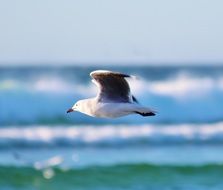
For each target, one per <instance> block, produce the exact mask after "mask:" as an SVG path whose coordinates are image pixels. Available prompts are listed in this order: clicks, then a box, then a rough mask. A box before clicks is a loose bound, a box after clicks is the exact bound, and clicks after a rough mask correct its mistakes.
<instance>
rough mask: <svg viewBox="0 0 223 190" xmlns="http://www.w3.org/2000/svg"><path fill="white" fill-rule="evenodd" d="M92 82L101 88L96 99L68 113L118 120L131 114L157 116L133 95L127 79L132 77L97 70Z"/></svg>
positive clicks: (77, 105)
mask: <svg viewBox="0 0 223 190" xmlns="http://www.w3.org/2000/svg"><path fill="white" fill-rule="evenodd" d="M90 76H91V77H92V82H93V83H94V84H96V86H97V87H98V88H99V91H98V94H97V96H96V97H94V98H89V99H84V100H79V101H77V102H76V103H75V104H74V105H73V106H72V108H70V109H68V110H67V113H70V112H73V111H78V112H81V113H83V114H86V115H89V116H92V117H99V118H117V117H122V116H126V115H130V114H139V115H141V116H155V115H156V112H155V111H153V110H152V109H150V108H148V107H144V106H141V105H140V104H139V103H138V101H137V99H136V98H135V97H134V96H133V95H131V92H130V87H129V84H128V82H127V81H126V79H125V78H129V77H132V76H130V75H127V74H122V73H119V72H112V71H107V70H96V71H93V72H91V73H90Z"/></svg>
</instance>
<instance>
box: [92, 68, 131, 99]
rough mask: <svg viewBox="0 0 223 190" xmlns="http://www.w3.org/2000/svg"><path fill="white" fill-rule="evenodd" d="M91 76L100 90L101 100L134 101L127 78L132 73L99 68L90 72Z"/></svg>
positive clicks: (99, 96)
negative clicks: (127, 73)
mask: <svg viewBox="0 0 223 190" xmlns="http://www.w3.org/2000/svg"><path fill="white" fill-rule="evenodd" d="M90 76H91V77H92V78H93V79H94V80H93V82H96V85H97V86H98V87H99V89H100V91H99V93H98V100H99V101H100V102H132V101H133V98H132V96H131V94H130V88H129V84H128V82H127V81H126V80H125V78H126V77H130V75H126V74H122V73H118V72H112V71H104V70H97V71H93V72H91V73H90Z"/></svg>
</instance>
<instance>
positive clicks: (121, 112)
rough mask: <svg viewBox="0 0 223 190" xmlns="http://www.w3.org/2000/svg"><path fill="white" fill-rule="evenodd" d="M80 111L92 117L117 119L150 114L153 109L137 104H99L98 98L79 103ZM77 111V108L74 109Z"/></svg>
mask: <svg viewBox="0 0 223 190" xmlns="http://www.w3.org/2000/svg"><path fill="white" fill-rule="evenodd" d="M77 104H78V111H79V112H81V113H84V114H86V115H89V116H92V117H101V118H116V117H122V116H126V115H130V114H135V113H137V112H139V113H148V112H152V110H151V109H149V108H146V107H142V106H140V105H139V104H135V103H114V102H105V103H103V102H99V101H98V100H97V98H91V99H84V100H80V101H78V102H77ZM72 109H73V110H76V109H77V108H76V106H75V105H74V107H73V108H72Z"/></svg>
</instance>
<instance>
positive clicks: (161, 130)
mask: <svg viewBox="0 0 223 190" xmlns="http://www.w3.org/2000/svg"><path fill="white" fill-rule="evenodd" d="M188 142H190V143H223V123H215V124H200V125H196V124H182V125H167V126H156V125H141V126H124V125H120V126H100V127H99V126H80V127H44V126H32V127H26V128H20V127H19V128H17V127H10V128H1V129H0V146H2V147H4V146H5V145H6V144H7V145H13V146H61V145H66V146H67V145H72V146H73V145H85V146H92V145H112V146H116V145H128V144H139V143H145V144H151V143H152V144H154V143H155V144H156V143H158V144H166V143H173V144H175V143H188Z"/></svg>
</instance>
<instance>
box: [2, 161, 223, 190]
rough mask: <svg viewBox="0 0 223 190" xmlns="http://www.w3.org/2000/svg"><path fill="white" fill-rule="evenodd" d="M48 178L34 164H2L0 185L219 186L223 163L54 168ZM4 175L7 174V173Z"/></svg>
mask: <svg viewBox="0 0 223 190" xmlns="http://www.w3.org/2000/svg"><path fill="white" fill-rule="evenodd" d="M54 172H55V177H54V178H52V179H50V180H48V179H44V178H43V177H42V173H41V172H40V171H36V170H34V169H33V168H28V167H23V168H17V167H1V168H0V176H1V179H0V184H1V188H2V189H61V188H62V189H97V190H98V189H133V190H135V189H136V190H137V189H141V190H144V189H157V190H158V189H191V190H193V189H196V190H197V189H203V190H205V189H222V188H223V181H222V176H223V166H222V165H206V166H197V167H191V166H165V165H161V166H155V165H148V164H131V165H128V164H126V165H116V166H112V167H101V166H98V167H89V168H87V169H76V170H69V171H63V170H61V169H55V170H54ZM6 176H7V177H6Z"/></svg>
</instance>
